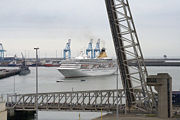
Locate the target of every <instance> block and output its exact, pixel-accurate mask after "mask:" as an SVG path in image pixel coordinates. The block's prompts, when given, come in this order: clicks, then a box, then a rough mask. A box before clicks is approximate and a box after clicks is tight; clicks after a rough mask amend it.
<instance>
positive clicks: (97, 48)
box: [94, 39, 101, 58]
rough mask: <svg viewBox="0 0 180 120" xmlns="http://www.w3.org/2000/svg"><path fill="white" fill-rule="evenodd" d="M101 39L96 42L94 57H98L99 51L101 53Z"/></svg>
mask: <svg viewBox="0 0 180 120" xmlns="http://www.w3.org/2000/svg"><path fill="white" fill-rule="evenodd" d="M100 51H101V50H100V39H98V41H97V43H96V48H95V49H94V58H96V53H97V52H98V53H99V54H100Z"/></svg>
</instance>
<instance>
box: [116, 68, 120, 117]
mask: <svg viewBox="0 0 180 120" xmlns="http://www.w3.org/2000/svg"><path fill="white" fill-rule="evenodd" d="M116 74H117V76H116V90H117V106H116V120H119V103H118V97H119V96H118V95H119V94H118V93H119V90H118V84H119V83H118V67H117V70H116Z"/></svg>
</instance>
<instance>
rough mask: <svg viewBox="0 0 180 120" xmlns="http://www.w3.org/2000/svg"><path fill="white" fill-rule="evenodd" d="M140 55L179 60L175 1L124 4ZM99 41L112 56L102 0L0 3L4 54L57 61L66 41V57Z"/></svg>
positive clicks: (179, 16)
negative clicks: (128, 7) (68, 45)
mask: <svg viewBox="0 0 180 120" xmlns="http://www.w3.org/2000/svg"><path fill="white" fill-rule="evenodd" d="M129 3H130V5H131V9H132V13H133V17H134V21H135V25H136V29H137V32H138V36H139V40H140V43H141V47H142V51H143V54H144V56H145V57H162V56H163V55H164V54H166V55H167V56H172V57H180V7H179V6H180V0H129ZM98 38H100V39H101V46H105V47H106V48H107V51H108V54H109V56H111V57H112V56H113V55H115V54H114V46H113V40H112V37H111V32H110V27H109V23H108V17H107V13H106V8H105V3H104V0H0V42H1V43H3V45H4V48H5V49H6V50H7V56H13V55H14V54H17V55H19V56H20V53H21V52H23V53H25V52H26V56H28V53H29V57H33V56H35V55H34V51H33V48H34V47H36V46H38V47H39V48H40V56H41V57H45V56H46V57H55V56H56V51H57V53H58V57H60V56H61V55H62V50H63V48H64V47H65V44H66V42H67V40H68V39H72V44H71V49H72V55H73V56H77V55H78V54H79V51H80V50H84V49H86V48H87V45H88V42H89V40H90V39H94V41H93V42H94V46H95V43H96V41H97V39H98Z"/></svg>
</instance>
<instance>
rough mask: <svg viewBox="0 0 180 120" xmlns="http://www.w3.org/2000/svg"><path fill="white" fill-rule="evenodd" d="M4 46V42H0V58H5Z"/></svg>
mask: <svg viewBox="0 0 180 120" xmlns="http://www.w3.org/2000/svg"><path fill="white" fill-rule="evenodd" d="M4 52H5V50H4V48H3V45H2V43H0V60H4Z"/></svg>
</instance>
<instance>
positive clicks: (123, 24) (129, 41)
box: [105, 0, 156, 111]
mask: <svg viewBox="0 0 180 120" xmlns="http://www.w3.org/2000/svg"><path fill="white" fill-rule="evenodd" d="M105 4H106V9H107V13H108V18H109V23H110V27H111V32H112V38H113V41H114V47H115V51H116V55H117V63H118V67H119V70H120V75H121V80H122V85H123V88H124V91H125V96H126V104H127V108H126V109H129V110H131V109H135V110H136V109H138V110H142V111H153V108H156V104H155V98H154V93H153V91H152V88H151V87H150V86H148V85H147V81H146V78H147V76H148V73H147V69H146V66H145V64H144V58H143V54H142V51H141V47H140V43H139V39H138V35H137V32H136V28H135V24H134V21H133V17H132V13H131V10H130V6H129V3H128V0H105ZM131 62H132V63H135V66H130V65H129V64H128V63H131ZM135 89H140V90H142V97H141V98H139V97H138V96H136V95H135V94H134V91H135Z"/></svg>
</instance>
